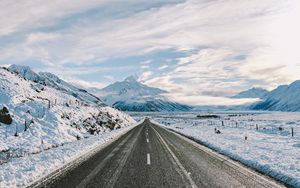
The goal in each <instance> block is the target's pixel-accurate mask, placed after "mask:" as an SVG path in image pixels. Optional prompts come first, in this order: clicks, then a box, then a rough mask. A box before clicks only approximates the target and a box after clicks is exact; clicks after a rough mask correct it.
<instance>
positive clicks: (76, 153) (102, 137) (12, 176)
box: [0, 122, 141, 187]
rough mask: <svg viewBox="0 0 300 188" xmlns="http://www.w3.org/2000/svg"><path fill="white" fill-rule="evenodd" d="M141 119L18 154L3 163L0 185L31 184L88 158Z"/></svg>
mask: <svg viewBox="0 0 300 188" xmlns="http://www.w3.org/2000/svg"><path fill="white" fill-rule="evenodd" d="M140 123H141V122H139V123H137V124H135V125H132V126H127V127H123V128H120V129H117V130H114V131H111V132H104V133H101V134H99V135H95V136H91V137H89V138H87V139H82V140H79V141H76V142H71V143H68V144H65V145H63V146H60V147H58V148H53V149H50V150H47V151H43V152H41V153H39V154H36V155H28V156H24V157H21V158H14V159H12V160H11V161H10V162H9V163H5V164H2V165H1V166H0V167H1V168H0V187H25V186H28V185H30V184H32V183H34V182H36V181H38V180H40V179H41V178H43V177H45V176H47V175H49V174H51V173H52V172H54V171H56V170H57V169H60V168H62V167H64V166H66V165H68V164H71V163H73V162H74V161H77V160H84V159H86V158H87V157H89V156H90V155H92V154H94V153H95V152H97V151H99V150H101V149H102V148H104V147H105V146H107V145H109V144H110V143H112V142H113V141H114V140H116V139H118V138H119V137H120V136H122V135H124V134H125V133H127V132H128V131H129V130H131V129H132V128H134V127H135V126H137V125H139V124H140Z"/></svg>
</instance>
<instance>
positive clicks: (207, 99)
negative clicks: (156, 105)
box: [164, 93, 260, 106]
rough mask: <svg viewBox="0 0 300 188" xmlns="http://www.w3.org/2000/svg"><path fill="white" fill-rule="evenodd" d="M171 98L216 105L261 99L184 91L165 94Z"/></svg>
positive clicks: (240, 103) (184, 102)
mask: <svg viewBox="0 0 300 188" xmlns="http://www.w3.org/2000/svg"><path fill="white" fill-rule="evenodd" d="M164 96H166V97H168V98H169V99H170V100H173V101H176V102H180V103H183V104H189V105H198V106H206V105H214V106H232V105H245V104H250V103H253V102H257V101H259V100H260V99H231V98H225V97H212V96H199V95H188V96H187V95H184V94H182V93H175V94H174V93H173V94H164Z"/></svg>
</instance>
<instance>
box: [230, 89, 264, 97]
mask: <svg viewBox="0 0 300 188" xmlns="http://www.w3.org/2000/svg"><path fill="white" fill-rule="evenodd" d="M268 93H269V91H267V90H265V89H263V88H256V87H254V88H251V89H248V90H246V91H242V92H240V93H238V94H237V95H234V96H232V97H231V98H259V99H264V98H265V97H266V95H267V94H268Z"/></svg>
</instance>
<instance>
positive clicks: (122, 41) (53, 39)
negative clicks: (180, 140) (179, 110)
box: [0, 0, 300, 103]
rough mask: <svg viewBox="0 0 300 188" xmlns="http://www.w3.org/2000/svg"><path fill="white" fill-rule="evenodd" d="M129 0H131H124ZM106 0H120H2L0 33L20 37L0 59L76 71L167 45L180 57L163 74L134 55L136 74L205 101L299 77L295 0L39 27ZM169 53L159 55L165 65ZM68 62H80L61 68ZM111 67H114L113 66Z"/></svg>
mask: <svg viewBox="0 0 300 188" xmlns="http://www.w3.org/2000/svg"><path fill="white" fill-rule="evenodd" d="M132 2H137V1H133V0H132V1H129V2H128V3H132ZM146 2H147V1H145V3H146ZM157 2H158V1H157ZM162 2H163V1H162ZM110 3H122V2H121V1H120V2H119V1H113V2H111V1H97V0H87V1H80V0H76V1H75V2H72V3H69V2H67V1H66V0H54V1H49V2H45V1H40V0H29V1H26V2H25V1H24V2H22V3H14V2H12V1H1V3H0V10H1V11H0V24H1V28H0V37H1V36H7V35H10V34H13V33H16V35H18V37H20V39H19V40H17V41H14V40H12V41H13V42H11V43H7V44H5V47H4V48H1V49H0V58H1V59H2V60H3V62H5V63H10V62H6V61H11V60H14V61H20V60H36V61H40V62H43V63H44V64H45V65H46V66H48V70H54V72H55V71H56V72H60V73H62V72H63V73H64V74H66V75H67V76H74V75H76V74H78V73H79V71H80V70H83V72H84V73H87V74H88V73H89V72H90V73H94V72H95V71H101V70H99V69H97V70H93V69H91V68H84V66H85V64H86V63H90V62H99V63H100V62H101V61H103V60H109V59H111V58H118V57H122V58H126V57H128V56H141V57H144V58H145V57H147V54H148V53H149V52H159V51H161V50H172V51H174V52H179V53H184V54H185V56H184V55H183V57H181V58H179V59H177V61H178V63H177V64H176V65H172V66H171V65H170V66H169V68H168V69H166V68H167V67H166V66H167V65H161V66H160V67H159V68H158V69H159V70H164V71H163V72H164V73H163V74H162V75H158V76H157V77H154V78H152V77H153V76H154V75H153V70H151V69H150V68H151V67H150V66H149V64H150V63H151V60H147V61H144V62H139V63H138V65H139V66H138V67H141V68H142V69H147V70H148V69H149V71H146V72H144V73H143V74H142V76H141V79H142V80H144V81H146V83H148V84H151V85H152V86H157V87H160V88H162V89H166V90H169V91H171V92H173V93H182V94H183V95H182V96H181V97H183V98H187V97H184V96H189V97H190V96H201V97H202V98H203V99H206V100H207V101H213V100H210V99H209V98H207V97H206V95H209V94H210V97H218V98H219V97H220V96H223V97H226V96H230V95H232V94H234V93H236V92H237V91H240V90H243V89H248V88H249V87H251V86H252V85H261V86H264V87H268V88H269V89H271V88H274V87H275V86H277V85H278V84H284V83H289V82H291V81H293V80H295V79H300V74H299V72H300V66H299V64H300V61H299V59H300V55H299V54H300V53H299V52H298V49H299V45H300V35H299V33H300V22H299V21H298V20H299V19H300V3H299V1H298V0H276V1H274V0H262V1H259V2H258V1H229V0H223V1H198V0H187V1H185V2H183V3H178V4H171V5H164V6H160V7H156V8H151V9H147V10H145V11H140V12H139V11H137V12H135V13H133V14H131V15H130V16H128V17H126V16H124V17H113V16H112V17H111V18H110V19H108V20H105V21H103V20H100V19H90V18H89V16H88V15H85V16H83V17H81V18H80V19H78V20H79V21H77V22H74V23H73V22H71V23H72V24H70V25H65V28H62V29H57V30H55V31H51V30H50V31H47V30H39V28H41V27H45V26H53V25H55V24H56V23H57V22H59V21H62V20H63V19H64V18H72V16H73V15H75V14H78V13H82V12H85V11H87V10H89V9H91V8H94V7H100V6H103V5H107V4H110ZM123 4H124V5H126V3H124V2H123ZM112 7H113V6H112ZM130 8H131V6H130V4H129V5H126V11H129V12H130V11H132V10H131V9H130ZM124 10H125V9H124ZM124 10H122V11H124ZM133 12H134V11H133ZM16 13H17V14H16ZM8 15H9V16H8ZM170 58H172V57H166V61H168V62H169V63H168V64H170V63H171V61H170ZM70 63H73V64H76V65H78V66H81V67H80V68H72V70H71V69H68V68H65V64H70ZM174 66H176V67H175V68H174V69H172V67H174ZM57 69H59V70H57ZM166 70H167V71H166ZM117 71H121V69H120V68H115V71H114V72H117ZM80 73H81V72H80ZM156 75H157V74H156ZM174 95H175V94H174ZM176 95H177V94H176ZM190 98H193V99H195V100H197V101H198V100H199V99H198V97H197V99H196V98H195V97H190ZM222 100H225V99H222ZM235 101H236V100H235ZM230 102H234V101H232V100H230ZM237 103H239V102H237Z"/></svg>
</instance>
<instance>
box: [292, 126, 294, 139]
mask: <svg viewBox="0 0 300 188" xmlns="http://www.w3.org/2000/svg"><path fill="white" fill-rule="evenodd" d="M292 137H294V128H293V127H292Z"/></svg>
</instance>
